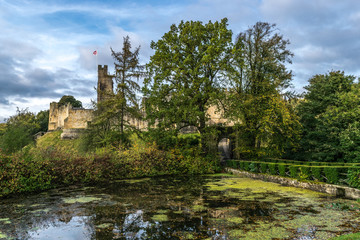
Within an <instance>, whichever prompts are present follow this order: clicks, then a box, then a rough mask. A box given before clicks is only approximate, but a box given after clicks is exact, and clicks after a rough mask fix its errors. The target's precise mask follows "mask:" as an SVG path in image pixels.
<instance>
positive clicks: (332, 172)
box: [324, 167, 339, 184]
mask: <svg viewBox="0 0 360 240" xmlns="http://www.w3.org/2000/svg"><path fill="white" fill-rule="evenodd" d="M324 174H325V177H326V179H327V181H326V182H328V183H332V184H336V183H338V182H339V172H338V169H337V168H335V167H324Z"/></svg>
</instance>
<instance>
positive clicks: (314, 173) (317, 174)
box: [311, 166, 323, 182]
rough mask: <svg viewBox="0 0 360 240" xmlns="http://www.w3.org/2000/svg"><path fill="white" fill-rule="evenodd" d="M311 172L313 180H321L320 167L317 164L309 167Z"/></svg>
mask: <svg viewBox="0 0 360 240" xmlns="http://www.w3.org/2000/svg"><path fill="white" fill-rule="evenodd" d="M311 174H312V177H313V178H314V180H315V181H320V182H321V181H323V177H322V175H321V174H322V167H319V166H313V167H311Z"/></svg>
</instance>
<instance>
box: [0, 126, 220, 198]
mask: <svg viewBox="0 0 360 240" xmlns="http://www.w3.org/2000/svg"><path fill="white" fill-rule="evenodd" d="M60 134H61V132H60V131H58V132H52V133H47V134H46V135H45V136H44V137H43V138H42V139H41V140H39V141H38V142H37V147H36V148H35V147H31V146H29V147H26V148H24V149H23V150H22V151H19V152H17V153H14V154H4V153H3V152H0V160H1V161H0V196H6V195H9V194H12V193H19V192H29V191H39V190H44V189H49V188H54V187H56V186H61V185H64V184H65V185H68V184H75V183H97V182H103V181H111V180H115V179H122V178H134V177H143V176H158V175H168V174H203V173H214V172H217V171H219V169H220V166H219V165H218V161H217V160H216V159H214V158H211V159H210V158H204V157H202V156H200V155H199V154H196V151H194V152H193V153H194V155H190V154H183V153H182V152H181V150H180V149H176V148H174V149H172V150H171V151H163V150H159V149H158V147H157V146H156V145H154V144H149V143H146V142H144V141H141V140H140V139H138V138H137V137H136V136H133V137H132V138H131V139H132V140H131V142H132V147H130V148H128V149H126V150H114V149H109V148H99V149H97V150H96V151H95V152H91V153H90V152H82V151H81V150H78V148H77V147H79V146H80V145H81V139H77V140H66V141H64V140H60Z"/></svg>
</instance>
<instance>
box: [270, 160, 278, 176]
mask: <svg viewBox="0 0 360 240" xmlns="http://www.w3.org/2000/svg"><path fill="white" fill-rule="evenodd" d="M276 165H277V164H276V163H269V164H268V167H269V172H270V174H271V175H277V171H276V170H277V169H276Z"/></svg>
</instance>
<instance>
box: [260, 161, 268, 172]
mask: <svg viewBox="0 0 360 240" xmlns="http://www.w3.org/2000/svg"><path fill="white" fill-rule="evenodd" d="M267 168H268V165H267V163H260V170H261V173H266V172H267Z"/></svg>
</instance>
